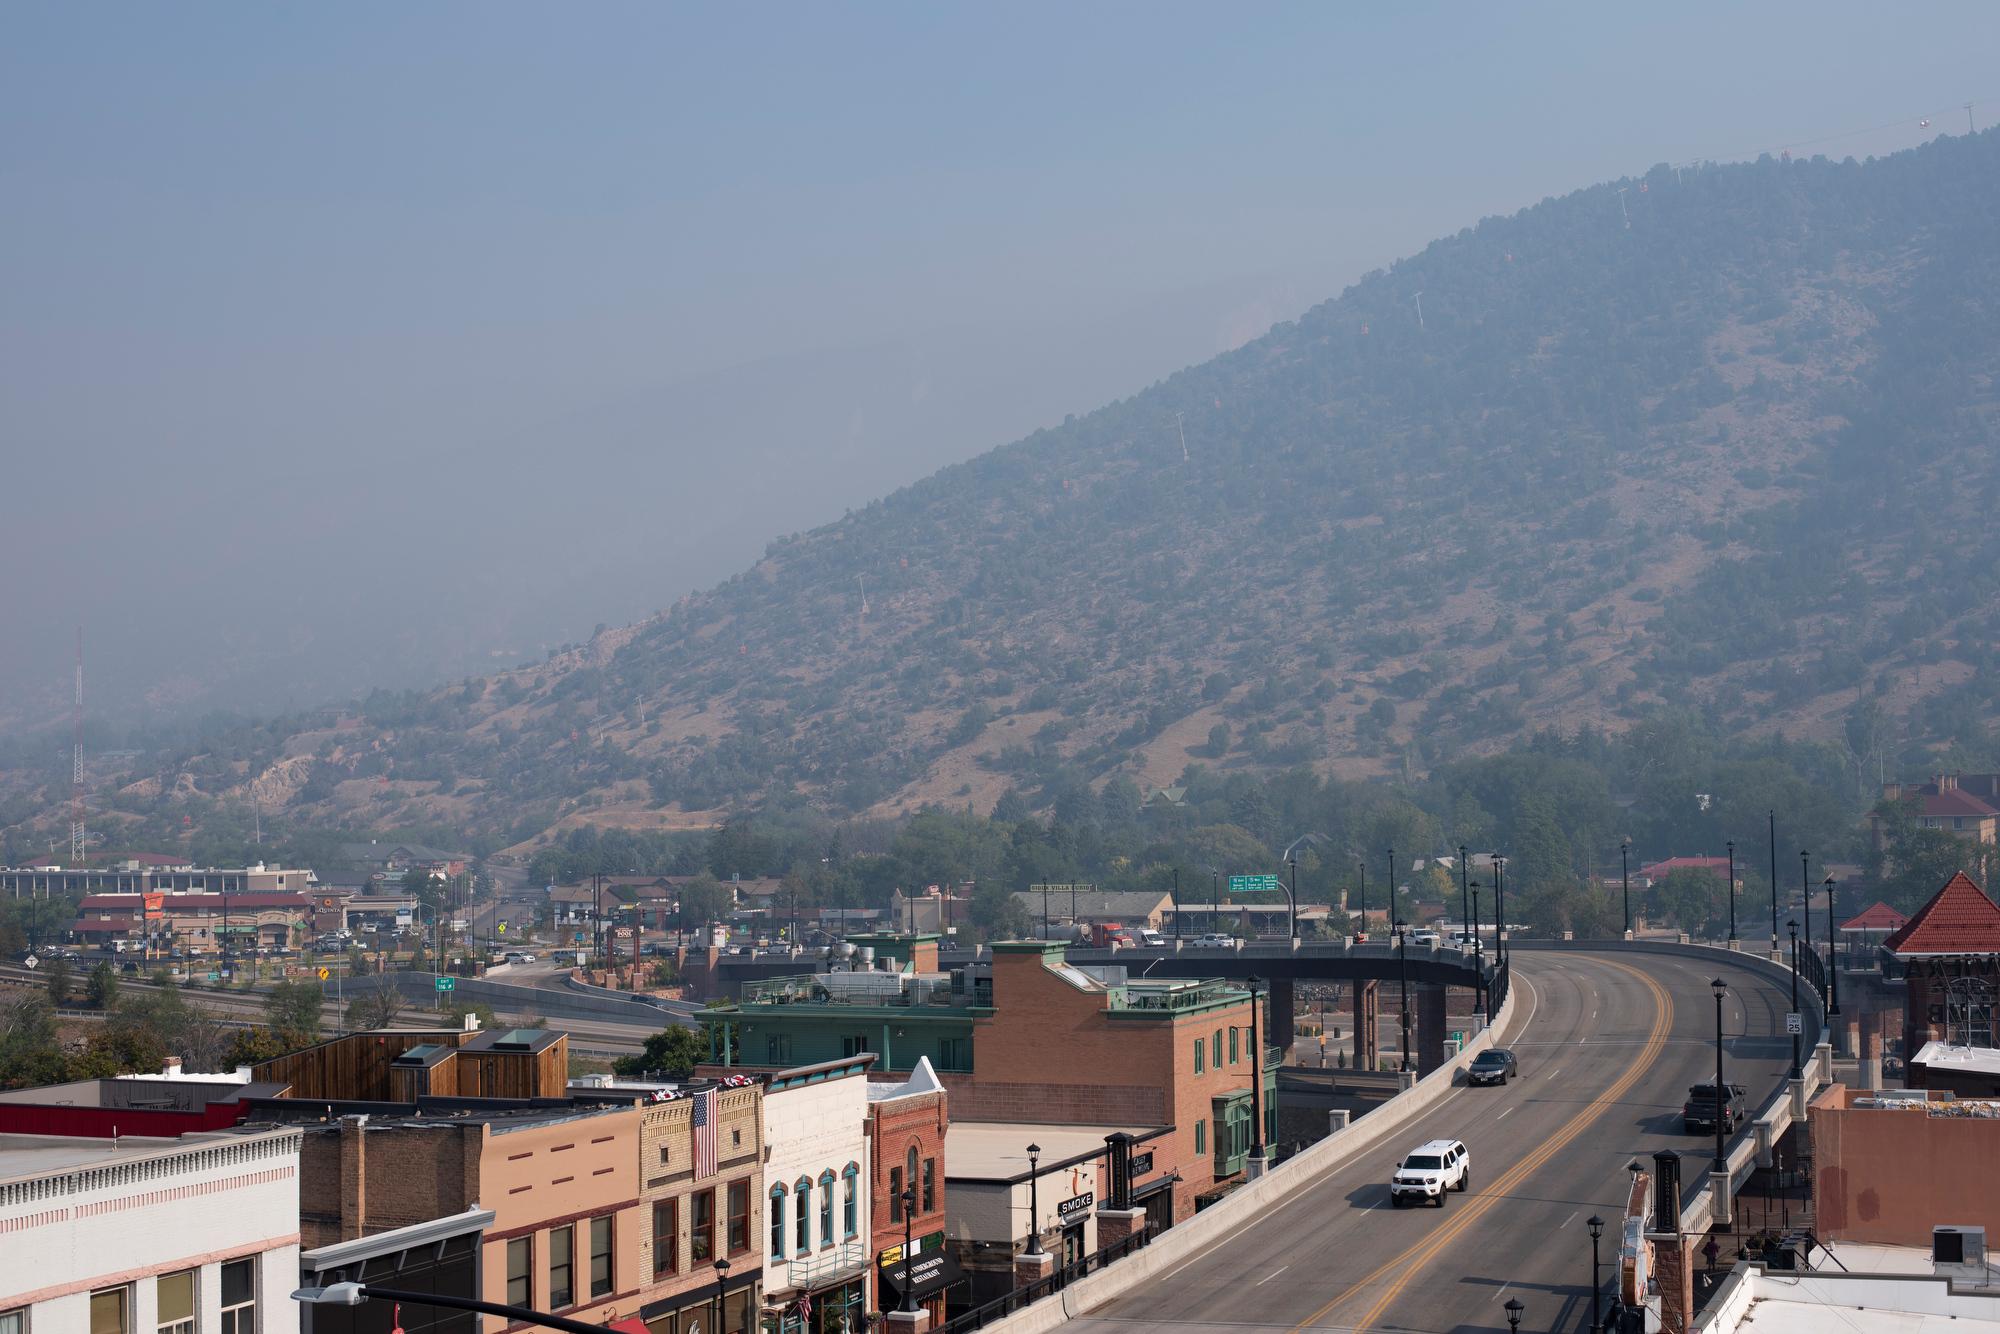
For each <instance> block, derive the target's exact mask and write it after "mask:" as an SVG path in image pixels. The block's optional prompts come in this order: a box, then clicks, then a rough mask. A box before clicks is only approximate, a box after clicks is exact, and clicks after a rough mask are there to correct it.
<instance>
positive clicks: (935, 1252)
mask: <svg viewBox="0 0 2000 1334" xmlns="http://www.w3.org/2000/svg"><path fill="white" fill-rule="evenodd" d="M912 1249H913V1250H915V1251H916V1254H915V1255H913V1256H912V1257H910V1259H909V1261H908V1262H907V1263H905V1262H904V1259H903V1248H902V1246H900V1245H896V1246H891V1247H889V1248H888V1249H887V1250H885V1251H883V1252H882V1253H881V1256H880V1257H879V1260H878V1268H877V1270H876V1277H877V1278H878V1279H879V1280H880V1283H881V1289H882V1305H883V1306H884V1307H888V1306H889V1305H890V1304H891V1303H893V1302H898V1301H900V1300H902V1296H903V1287H904V1285H905V1284H906V1283H907V1284H908V1285H909V1286H910V1288H911V1289H912V1293H911V1295H912V1296H913V1297H914V1298H915V1299H916V1300H918V1301H922V1300H923V1299H924V1298H926V1297H931V1296H935V1295H936V1294H938V1293H940V1292H943V1291H944V1290H945V1289H946V1288H948V1287H950V1286H951V1285H952V1284H954V1283H957V1282H960V1281H961V1280H963V1279H964V1278H965V1270H964V1269H962V1268H961V1267H960V1266H959V1263H958V1261H957V1260H955V1259H953V1258H952V1255H951V1252H949V1251H947V1250H946V1249H945V1248H944V1233H942V1232H933V1233H931V1234H929V1235H928V1236H923V1237H919V1238H917V1239H916V1241H915V1242H913V1243H912Z"/></svg>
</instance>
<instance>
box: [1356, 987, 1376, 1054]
mask: <svg viewBox="0 0 2000 1334" xmlns="http://www.w3.org/2000/svg"><path fill="white" fill-rule="evenodd" d="M1380 986H1381V984H1380V983H1377V982H1356V983H1355V984H1354V1068H1355V1069H1356V1070H1373V1069H1374V1068H1375V1067H1376V1066H1378V1065H1380V1064H1381V1056H1382V1050H1381V1040H1382V994H1381V990H1380Z"/></svg>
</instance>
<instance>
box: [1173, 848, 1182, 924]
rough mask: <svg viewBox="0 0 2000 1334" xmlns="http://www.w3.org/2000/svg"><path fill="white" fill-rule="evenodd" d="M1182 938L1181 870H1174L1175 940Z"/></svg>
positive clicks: (1177, 868)
mask: <svg viewBox="0 0 2000 1334" xmlns="http://www.w3.org/2000/svg"><path fill="white" fill-rule="evenodd" d="M1180 938H1181V868H1180V867H1178V866H1176V867H1175V868H1174V939H1175V940H1179V939H1180Z"/></svg>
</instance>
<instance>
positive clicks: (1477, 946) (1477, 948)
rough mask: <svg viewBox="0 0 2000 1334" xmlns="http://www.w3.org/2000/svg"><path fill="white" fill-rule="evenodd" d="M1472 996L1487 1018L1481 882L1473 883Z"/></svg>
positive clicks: (1483, 1016)
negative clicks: (1480, 913)
mask: <svg viewBox="0 0 2000 1334" xmlns="http://www.w3.org/2000/svg"><path fill="white" fill-rule="evenodd" d="M1472 994H1473V997H1474V998H1475V999H1476V1000H1477V1001H1478V1002H1479V1015H1480V1018H1481V1019H1484V1018H1485V1017H1486V942H1485V941H1484V940H1482V939H1481V938H1480V935H1479V882H1478V881H1477V880H1475V881H1473V882H1472Z"/></svg>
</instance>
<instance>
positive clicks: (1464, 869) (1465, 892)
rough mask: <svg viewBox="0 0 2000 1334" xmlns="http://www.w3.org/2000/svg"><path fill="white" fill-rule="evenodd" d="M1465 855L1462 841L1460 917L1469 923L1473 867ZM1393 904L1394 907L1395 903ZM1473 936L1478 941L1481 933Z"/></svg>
mask: <svg viewBox="0 0 2000 1334" xmlns="http://www.w3.org/2000/svg"><path fill="white" fill-rule="evenodd" d="M1465 857H1466V852H1465V844H1463V843H1461V844H1459V845H1458V919H1459V921H1461V922H1467V923H1469V922H1471V920H1472V898H1471V891H1470V890H1469V889H1468V888H1467V885H1468V883H1469V882H1468V881H1467V879H1466V877H1467V876H1468V875H1470V874H1471V871H1472V868H1471V866H1470V865H1469V864H1468V863H1467V862H1466V860H1465ZM1391 906H1392V908H1393V905H1391ZM1394 915H1395V914H1394V912H1393V911H1392V912H1391V913H1390V916H1392V917H1393V916H1394ZM1472 938H1473V940H1474V941H1475V942H1476V941H1477V940H1478V939H1479V933H1478V932H1477V931H1474V932H1473V933H1472ZM1464 947H1465V942H1464V941H1462V940H1461V941H1460V942H1459V948H1461V949H1463V948H1464Z"/></svg>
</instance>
